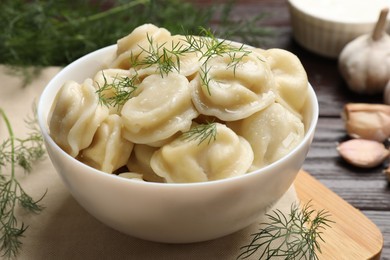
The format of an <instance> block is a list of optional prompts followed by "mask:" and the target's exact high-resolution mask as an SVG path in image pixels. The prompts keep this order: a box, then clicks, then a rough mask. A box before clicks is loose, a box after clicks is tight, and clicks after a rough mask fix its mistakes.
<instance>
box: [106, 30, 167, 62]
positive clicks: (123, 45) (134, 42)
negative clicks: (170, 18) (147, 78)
mask: <svg viewBox="0 0 390 260" xmlns="http://www.w3.org/2000/svg"><path fill="white" fill-rule="evenodd" d="M170 38H171V33H170V32H169V31H168V30H166V29H164V28H159V27H157V26H155V25H153V24H144V25H141V26H139V27H137V28H135V29H134V30H133V31H132V32H131V33H130V34H129V35H127V36H125V37H123V38H121V39H119V40H118V42H117V46H118V47H117V52H116V55H117V56H116V58H115V59H114V61H113V62H112V63H111V65H110V67H111V68H120V69H129V68H130V67H132V61H134V60H138V61H142V60H143V59H144V58H145V57H147V56H148V55H149V54H148V53H151V52H155V51H157V50H158V49H159V48H160V47H161V46H162V45H164V44H165V43H166V42H167V41H168V40H169V39H170Z"/></svg>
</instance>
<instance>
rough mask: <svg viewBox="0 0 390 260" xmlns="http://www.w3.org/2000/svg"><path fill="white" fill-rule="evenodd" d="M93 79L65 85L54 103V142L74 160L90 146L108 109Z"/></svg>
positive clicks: (50, 127)
mask: <svg viewBox="0 0 390 260" xmlns="http://www.w3.org/2000/svg"><path fill="white" fill-rule="evenodd" d="M95 91H96V90H95V87H94V86H93V85H92V80H91V79H87V80H85V81H84V83H82V84H78V83H77V82H74V81H68V82H66V83H65V84H64V85H63V86H62V87H61V89H60V90H59V92H58V93H57V96H56V99H55V101H54V102H53V107H52V114H51V117H50V122H49V129H50V135H51V137H52V138H53V140H54V141H55V142H56V143H57V144H58V145H59V146H60V147H61V148H62V149H63V150H64V151H65V152H67V153H68V154H70V155H71V156H72V157H76V156H77V155H78V153H79V151H80V150H82V149H84V148H86V147H88V146H89V145H90V144H91V142H92V138H93V136H94V134H95V132H96V130H97V128H98V126H99V125H100V123H101V122H102V121H103V120H104V119H105V118H106V117H107V116H108V108H107V107H105V106H102V105H100V104H99V98H98V96H97V95H96V93H95Z"/></svg>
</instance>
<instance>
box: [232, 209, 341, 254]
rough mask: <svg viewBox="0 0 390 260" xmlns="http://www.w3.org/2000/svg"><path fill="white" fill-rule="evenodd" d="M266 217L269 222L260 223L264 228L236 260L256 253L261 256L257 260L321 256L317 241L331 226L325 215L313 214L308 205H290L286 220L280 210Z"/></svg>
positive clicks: (322, 213)
mask: <svg viewBox="0 0 390 260" xmlns="http://www.w3.org/2000/svg"><path fill="white" fill-rule="evenodd" d="M266 216H267V217H268V219H269V221H270V222H269V223H268V222H267V223H261V227H263V228H261V229H260V230H259V232H257V233H255V234H252V236H253V239H252V241H251V242H250V244H249V245H246V246H243V247H241V250H242V253H240V254H239V256H238V257H237V259H248V258H249V257H253V255H254V254H255V253H256V252H260V256H259V257H258V259H271V258H272V257H283V259H310V260H317V259H318V255H317V253H321V248H320V244H319V240H321V241H323V242H324V240H323V238H322V237H321V235H322V233H323V230H324V229H325V228H327V227H330V223H333V221H331V220H330V214H329V213H328V212H327V211H325V210H320V211H315V210H314V209H312V208H311V206H310V204H309V203H307V204H305V205H304V206H303V207H302V209H300V208H299V206H298V205H297V204H293V205H292V206H291V210H290V213H289V215H288V216H286V215H285V214H284V213H283V212H281V211H280V210H274V211H273V212H272V214H267V215H266ZM261 250H262V251H261ZM251 259H253V258H251Z"/></svg>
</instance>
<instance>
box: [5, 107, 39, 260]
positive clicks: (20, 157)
mask: <svg viewBox="0 0 390 260" xmlns="http://www.w3.org/2000/svg"><path fill="white" fill-rule="evenodd" d="M0 118H1V119H3V121H4V122H5V125H6V128H7V130H8V134H9V138H8V139H6V140H5V141H3V142H2V143H1V145H0V252H1V254H2V256H4V257H6V258H14V257H16V256H17V254H18V252H19V250H20V247H21V245H22V242H21V238H22V237H23V236H24V232H25V231H26V229H27V226H25V225H24V223H21V224H18V221H17V219H16V216H15V210H16V208H17V203H18V202H19V203H20V205H21V207H22V208H24V209H27V210H28V211H30V212H33V213H38V212H40V211H41V210H42V206H41V205H39V202H40V201H41V200H42V198H43V196H44V195H45V194H44V195H43V196H42V197H41V198H40V199H38V200H36V201H34V200H33V198H32V197H31V196H29V195H28V194H27V193H26V192H25V191H24V189H23V187H22V186H21V184H20V183H19V181H18V178H17V175H16V166H17V165H19V166H21V167H22V168H23V169H24V170H25V172H29V171H30V170H31V168H32V164H33V163H34V162H35V161H36V160H39V159H41V158H42V157H43V155H44V154H45V150H44V144H43V139H42V136H41V135H40V132H39V130H38V126H37V125H36V123H37V119H36V110H34V117H33V118H28V119H27V120H25V123H26V124H27V127H28V128H29V129H30V131H31V132H30V133H29V134H28V136H27V137H26V138H16V137H15V135H14V132H13V129H12V126H11V123H10V121H9V120H8V117H7V115H6V113H5V111H4V110H3V109H1V108H0ZM4 169H7V170H9V171H10V173H9V174H5V173H4V172H3V171H4Z"/></svg>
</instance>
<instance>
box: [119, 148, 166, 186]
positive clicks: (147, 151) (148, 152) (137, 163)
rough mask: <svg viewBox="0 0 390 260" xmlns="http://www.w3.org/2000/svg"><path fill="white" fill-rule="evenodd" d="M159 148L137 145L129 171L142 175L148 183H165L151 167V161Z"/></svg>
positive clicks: (128, 167) (129, 163) (129, 164)
mask: <svg viewBox="0 0 390 260" xmlns="http://www.w3.org/2000/svg"><path fill="white" fill-rule="evenodd" d="M157 149H158V148H156V147H151V146H148V145H144V144H136V145H135V146H134V149H133V153H132V154H131V157H130V159H129V161H128V162H127V164H126V165H127V169H129V171H131V172H139V173H142V178H143V179H144V180H146V181H153V182H163V181H164V180H163V178H161V177H160V176H158V175H157V174H155V173H154V171H153V169H152V167H151V166H150V159H151V158H152V156H153V154H154V152H155V151H157Z"/></svg>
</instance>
